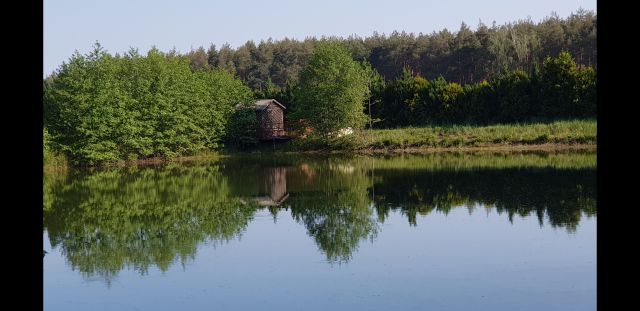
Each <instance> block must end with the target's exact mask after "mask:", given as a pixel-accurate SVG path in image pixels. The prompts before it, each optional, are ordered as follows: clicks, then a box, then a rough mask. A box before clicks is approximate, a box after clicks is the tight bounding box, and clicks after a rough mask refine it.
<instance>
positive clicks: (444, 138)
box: [45, 120, 597, 169]
mask: <svg viewBox="0 0 640 311" xmlns="http://www.w3.org/2000/svg"><path fill="white" fill-rule="evenodd" d="M596 150H597V121H595V120H574V121H556V122H550V123H531V124H506V125H491V126H458V125H452V126H433V127H419V128H402V129H379V130H373V131H361V132H360V133H356V134H353V135H348V136H345V137H342V138H340V139H339V140H338V141H336V142H334V143H332V144H327V143H326V142H322V141H321V140H318V139H314V138H312V137H311V138H306V139H295V140H292V141H290V142H288V143H284V144H276V145H269V144H265V145H263V146H262V147H259V148H256V149H253V150H247V151H243V152H238V151H231V150H224V149H223V150H221V151H220V152H205V153H200V154H198V155H193V156H182V157H175V158H161V157H156V158H150V159H140V160H129V161H119V162H117V163H110V164H108V165H103V166H128V165H158V164H163V163H167V162H191V161H210V160H212V159H218V158H220V157H228V156H234V155H238V154H255V153H258V154H261V153H264V154H271V153H283V154H290V153H310V154H314V153H315V154H322V153H331V154H403V153H413V154H419V153H438V152H507V153H509V152H528V151H542V152H555V151H558V152H564V151H567V152H570V151H593V152H595V151H596ZM45 160H46V159H45ZM66 162H67V161H52V163H48V162H46V161H45V169H55V168H56V167H57V166H59V165H57V164H59V163H66ZM58 169H59V168H58Z"/></svg>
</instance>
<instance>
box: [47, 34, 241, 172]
mask: <svg viewBox="0 0 640 311" xmlns="http://www.w3.org/2000/svg"><path fill="white" fill-rule="evenodd" d="M250 100H251V93H250V91H249V89H247V88H246V87H245V86H244V85H243V84H242V82H241V81H240V80H237V79H235V78H233V77H232V76H231V75H229V74H228V73H226V72H225V71H224V70H221V69H213V70H197V71H193V70H191V68H190V64H189V59H188V58H187V57H183V56H177V55H175V53H173V52H170V53H162V52H160V51H158V50H157V49H155V48H153V49H151V50H150V51H149V52H148V53H147V55H146V57H143V56H141V55H139V54H138V52H137V51H136V50H133V49H132V50H131V51H129V52H128V53H127V54H126V55H124V56H123V57H120V56H115V57H114V56H112V55H110V54H108V53H107V52H105V51H104V50H103V49H102V48H101V46H100V45H99V44H96V45H95V47H94V50H93V51H92V52H90V53H89V54H87V55H80V54H79V53H77V52H76V53H75V54H74V55H73V56H72V57H71V58H70V60H69V61H68V62H67V63H63V64H62V66H61V67H60V68H59V70H58V71H57V72H56V73H55V76H54V77H53V79H51V80H50V81H45V88H44V94H43V102H44V113H45V126H46V127H47V128H48V130H49V131H50V133H51V134H52V137H53V138H54V139H55V142H56V143H57V144H59V145H60V146H61V149H62V151H63V152H64V153H65V154H67V155H69V156H70V158H71V160H72V161H73V162H74V163H75V164H89V165H92V164H100V163H104V162H113V161H118V160H122V159H141V158H148V157H154V156H156V157H173V156H178V155H190V154H194V153H196V152H199V151H202V150H211V149H214V148H216V147H218V146H219V144H220V141H221V139H222V137H224V135H225V132H226V126H227V120H228V119H229V117H230V115H231V114H232V112H233V110H234V109H233V107H234V106H235V105H236V104H239V103H245V102H248V101H250Z"/></svg>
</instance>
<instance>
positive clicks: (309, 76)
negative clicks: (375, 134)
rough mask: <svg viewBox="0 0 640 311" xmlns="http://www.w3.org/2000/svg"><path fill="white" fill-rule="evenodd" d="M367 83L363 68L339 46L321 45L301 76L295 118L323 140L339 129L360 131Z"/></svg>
mask: <svg viewBox="0 0 640 311" xmlns="http://www.w3.org/2000/svg"><path fill="white" fill-rule="evenodd" d="M367 83H368V79H367V77H366V73H365V72H364V70H363V68H362V67H361V66H360V64H358V63H357V62H355V61H354V60H353V59H352V58H351V55H350V53H349V52H348V51H347V50H346V49H344V48H343V47H342V46H341V45H340V43H338V42H330V41H324V42H320V43H319V44H318V45H317V46H316V49H315V50H314V52H313V55H312V56H311V60H310V61H309V65H308V66H307V67H306V68H305V69H304V70H303V71H302V74H301V78H300V84H299V87H298V89H297V92H296V93H295V97H296V105H297V111H296V112H295V113H296V118H299V119H307V120H308V121H309V122H310V124H311V126H312V127H313V128H314V131H315V132H316V133H317V134H319V135H320V136H322V137H323V138H329V136H330V135H329V134H330V133H332V132H335V131H337V130H339V129H342V128H347V127H352V128H353V129H361V128H363V126H364V125H365V124H366V122H367V116H366V115H365V114H364V112H363V108H364V107H363V103H364V100H365V99H366V97H367V93H368V88H367Z"/></svg>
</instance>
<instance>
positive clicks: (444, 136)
mask: <svg viewBox="0 0 640 311" xmlns="http://www.w3.org/2000/svg"><path fill="white" fill-rule="evenodd" d="M596 142H597V121H595V120H575V121H556V122H551V123H530V124H506V125H491V126H459V125H451V126H433V127H431V126H428V127H410V128H400V129H383V130H373V131H362V132H360V133H357V134H354V135H350V136H346V137H343V138H341V139H340V140H339V141H337V142H336V143H334V144H333V145H329V144H327V143H323V142H321V141H320V140H317V139H314V138H309V139H300V140H295V141H292V142H290V143H289V144H287V145H282V146H279V148H276V149H278V150H281V151H312V150H325V151H329V150H402V149H406V150H418V149H455V148H462V149H465V148H466V149H471V150H474V149H486V148H496V149H505V148H507V149H508V148H516V149H517V148H521V147H525V148H523V149H536V148H526V146H544V147H545V148H541V149H555V148H564V147H565V146H572V145H582V146H585V145H586V146H589V145H591V146H595V145H596Z"/></svg>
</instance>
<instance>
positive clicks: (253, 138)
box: [225, 106, 259, 149]
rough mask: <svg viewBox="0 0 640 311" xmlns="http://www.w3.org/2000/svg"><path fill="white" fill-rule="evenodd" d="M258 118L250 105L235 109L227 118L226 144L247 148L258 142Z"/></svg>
mask: <svg viewBox="0 0 640 311" xmlns="http://www.w3.org/2000/svg"><path fill="white" fill-rule="evenodd" d="M258 126H259V124H258V118H257V117H256V112H255V110H253V109H252V107H251V106H245V107H242V108H238V109H236V111H235V112H234V113H233V114H232V115H231V117H230V119H229V125H228V130H227V134H226V135H227V137H226V140H225V141H227V145H231V146H235V147H238V148H240V149H247V148H250V147H254V146H256V145H257V144H258V139H257V132H258Z"/></svg>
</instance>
